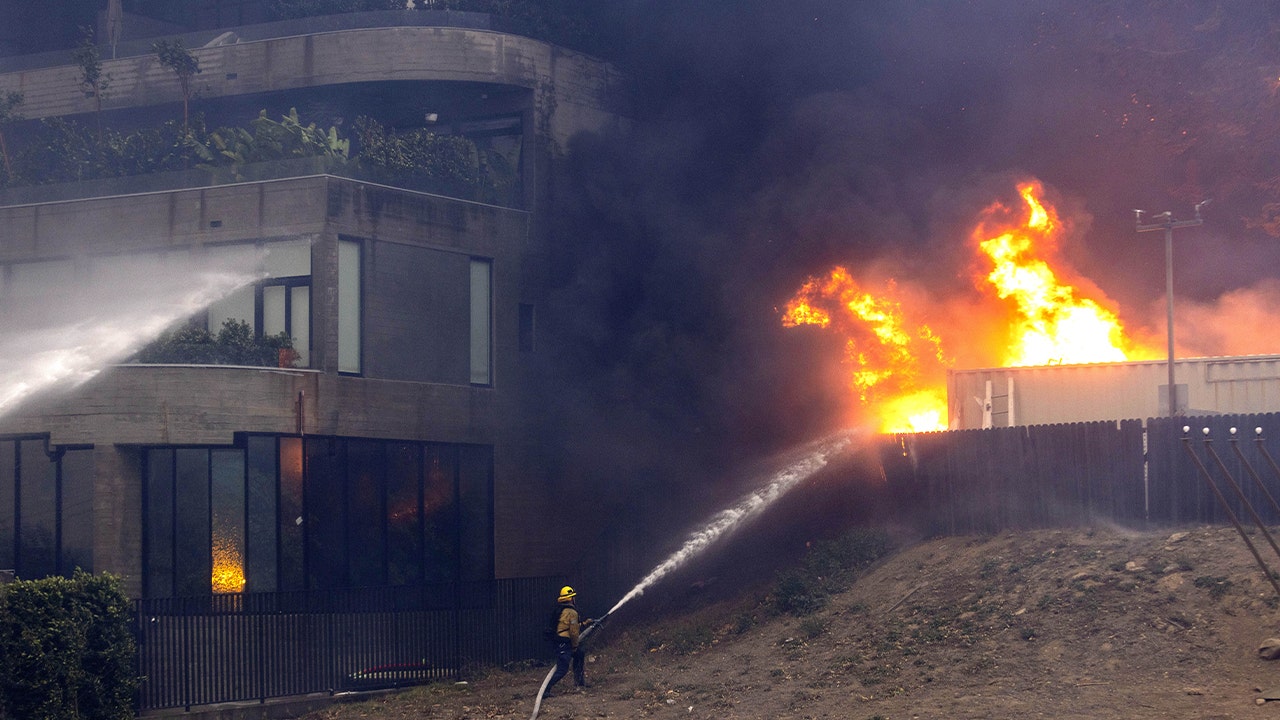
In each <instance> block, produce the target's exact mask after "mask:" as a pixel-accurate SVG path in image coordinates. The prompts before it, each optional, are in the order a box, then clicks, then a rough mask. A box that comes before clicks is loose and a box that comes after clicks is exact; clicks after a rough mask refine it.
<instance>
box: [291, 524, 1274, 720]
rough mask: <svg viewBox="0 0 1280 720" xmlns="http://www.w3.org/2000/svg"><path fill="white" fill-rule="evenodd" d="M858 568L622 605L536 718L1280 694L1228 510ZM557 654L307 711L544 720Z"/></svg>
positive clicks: (1037, 709)
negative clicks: (1212, 522)
mask: <svg viewBox="0 0 1280 720" xmlns="http://www.w3.org/2000/svg"><path fill="white" fill-rule="evenodd" d="M1253 540H1254V544H1255V545H1256V546H1257V547H1258V549H1259V552H1261V553H1263V557H1264V559H1267V560H1268V562H1270V563H1271V566H1272V567H1273V568H1274V567H1278V566H1280V562H1277V561H1276V559H1275V555H1274V553H1273V552H1272V550H1271V548H1270V546H1269V545H1268V544H1267V543H1266V542H1265V540H1264V538H1263V537H1262V535H1261V534H1260V533H1259V534H1255V535H1253ZM846 585H847V589H844V590H843V591H841V592H837V593H835V594H831V595H828V596H825V597H822V598H820V600H821V602H815V603H814V604H813V606H812V607H809V608H800V610H799V612H801V614H796V611H795V610H794V609H793V611H792V612H785V611H780V610H779V609H778V608H779V604H778V601H779V597H780V595H785V593H786V592H787V591H786V589H785V585H784V584H783V583H781V582H779V581H776V580H774V581H771V584H769V585H762V586H761V588H760V589H759V590H758V591H754V592H746V593H744V594H743V595H742V596H739V597H735V598H733V599H731V600H722V601H717V602H714V603H711V604H708V605H705V606H703V607H700V608H697V609H687V611H685V612H682V613H680V614H678V615H676V616H668V617H666V618H658V619H654V620H651V621H646V622H643V623H639V622H632V621H628V620H627V618H625V617H623V618H619V619H617V620H611V621H610V623H609V626H607V627H606V628H605V631H604V632H602V633H600V637H599V639H598V641H597V642H593V643H592V644H591V647H590V648H589V656H588V666H587V674H588V681H589V682H590V687H589V688H588V689H586V690H585V691H583V692H573V691H570V688H569V683H568V681H567V680H566V681H565V682H562V683H561V685H560V686H559V688H558V689H559V690H560V691H561V692H562V693H563V694H560V693H557V694H555V695H554V696H552V697H550V698H548V699H547V700H546V701H545V702H544V703H543V706H542V711H541V714H540V715H539V717H540V718H545V719H546V720H567V719H571V718H574V719H576V718H649V717H652V718H717V719H718V720H728V719H731V718H744V719H745V718H753V719H754V718H761V719H763V718H795V719H796V720H801V719H809V718H815V719H816V718H841V719H852V720H872V719H876V718H880V719H884V720H907V719H912V718H1174V717H1177V718H1280V700H1277V701H1274V702H1269V703H1265V704H1259V703H1258V700H1259V699H1260V698H1261V697H1262V696H1263V695H1265V694H1268V693H1269V691H1272V690H1277V691H1280V661H1266V660H1263V659H1261V658H1260V657H1259V654H1258V647H1259V645H1260V644H1261V643H1262V641H1264V640H1265V639H1267V638H1271V637H1275V636H1280V610H1277V607H1280V602H1277V598H1276V593H1275V590H1274V588H1273V587H1272V586H1271V584H1270V583H1269V582H1268V581H1267V579H1266V577H1265V576H1264V575H1263V574H1262V572H1261V571H1260V570H1259V569H1258V566H1257V564H1256V563H1255V561H1254V559H1253V556H1252V555H1251V554H1250V553H1249V550H1248V548H1247V546H1246V545H1245V544H1244V543H1243V542H1242V541H1241V539H1240V537H1239V536H1238V535H1237V534H1236V532H1235V530H1234V529H1232V528H1230V527H1228V528H1187V529H1185V530H1181V531H1177V532H1174V531H1170V530H1163V531H1160V532H1151V533H1131V532H1124V531H1119V530H1103V529H1097V530H1091V531H1086V530H1079V531H1075V530H1073V531H1066V530H1062V531H1038V532H1030V533H1018V534H1014V533H1007V534H1001V535H996V536H987V537H954V538H944V539H939V540H934V541H929V542H923V543H918V544H914V545H911V546H908V547H899V548H896V549H895V550H893V551H892V552H891V553H890V554H889V555H888V556H887V557H883V558H881V559H880V560H878V561H877V562H876V563H875V564H873V565H871V566H870V567H868V568H867V569H865V570H864V571H863V572H861V573H860V574H859V575H858V576H857V578H856V580H854V581H852V583H851V584H848V583H846ZM792 599H795V598H794V597H793V598H792ZM802 599H803V598H802ZM620 614H624V613H620ZM615 623H616V624H615ZM547 667H548V666H546V665H542V666H537V667H523V668H510V669H506V670H495V671H491V672H489V673H487V674H485V675H484V676H482V677H477V678H473V679H471V680H470V681H469V682H468V683H467V684H465V685H452V684H451V685H438V686H431V687H424V688H416V689H413V690H410V691H406V692H403V693H398V694H394V695H388V696H383V697H379V698H377V699H374V700H368V701H363V702H353V703H347V704H342V705H338V706H335V707H332V708H329V709H327V710H324V711H322V712H319V713H313V714H311V715H308V716H307V718H308V720H320V719H321V718H325V719H346V718H361V717H378V718H449V719H451V720H461V719H463V718H467V719H475V720H478V719H480V718H528V717H529V716H530V713H531V712H532V709H533V701H534V696H535V695H536V693H537V689H538V686H539V684H540V683H541V681H542V678H543V677H544V676H545V674H546V671H547ZM1277 697H1280V692H1277Z"/></svg>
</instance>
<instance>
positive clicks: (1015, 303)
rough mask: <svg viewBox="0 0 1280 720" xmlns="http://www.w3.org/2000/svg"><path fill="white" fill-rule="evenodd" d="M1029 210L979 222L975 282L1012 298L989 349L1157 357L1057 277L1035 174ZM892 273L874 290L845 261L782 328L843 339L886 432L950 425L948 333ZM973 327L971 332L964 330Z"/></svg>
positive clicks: (1028, 356)
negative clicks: (901, 291) (908, 297)
mask: <svg viewBox="0 0 1280 720" xmlns="http://www.w3.org/2000/svg"><path fill="white" fill-rule="evenodd" d="M1018 193H1019V195H1021V197H1022V200H1023V202H1024V204H1025V211H1024V212H1014V211H1011V210H1010V209H1009V208H1007V207H1006V206H1004V205H1003V204H1001V203H999V202H997V203H993V204H992V205H991V206H989V207H988V208H987V209H986V210H984V211H983V212H982V213H981V215H980V217H979V220H978V222H977V225H976V227H975V229H974V231H973V239H974V241H975V243H976V246H977V250H978V251H979V252H980V256H979V257H980V258H983V259H985V260H986V261H989V263H990V270H989V271H988V270H984V271H982V272H983V273H985V275H984V276H980V278H979V287H981V288H983V289H984V290H986V291H988V292H990V293H991V294H993V295H994V296H995V297H996V298H998V299H999V300H1000V301H1001V302H1002V304H1004V305H1005V306H1007V309H1006V311H1005V314H1006V315H1007V319H1005V320H1004V321H1003V322H1005V323H1007V334H1006V336H1005V340H1004V341H1003V342H1005V343H1006V347H1001V348H991V349H990V350H994V351H995V352H994V353H993V354H992V353H987V354H988V355H990V356H992V357H999V358H1001V360H1000V362H1001V363H1002V364H1004V365H1006V366H1013V365H1047V364H1059V363H1086V362H1114V361H1120V360H1126V359H1138V358H1144V359H1145V358H1150V357H1156V356H1158V353H1157V352H1155V351H1152V350H1145V349H1142V348H1138V347H1136V346H1135V345H1134V344H1133V343H1132V342H1131V341H1130V340H1128V339H1127V338H1126V337H1125V334H1124V328H1123V325H1122V324H1121V323H1120V321H1119V319H1118V317H1117V315H1116V314H1115V313H1114V312H1112V311H1111V310H1108V309H1107V308H1105V307H1103V306H1102V305H1101V304H1100V303H1099V302H1097V301H1096V300H1093V299H1091V298H1088V297H1084V296H1083V293H1082V291H1080V290H1078V289H1077V288H1076V287H1073V286H1072V285H1069V284H1066V283H1064V282H1062V281H1061V280H1060V279H1059V275H1060V273H1058V272H1055V270H1054V269H1053V267H1052V266H1051V261H1053V260H1054V259H1055V255H1056V251H1057V241H1058V235H1059V234H1060V233H1061V228H1062V223H1061V221H1060V219H1059V217H1058V215H1057V212H1056V211H1055V210H1054V209H1053V208H1052V207H1050V206H1048V205H1046V204H1045V203H1044V202H1042V201H1041V200H1040V195H1041V188H1040V186H1039V185H1038V184H1036V183H1025V184H1023V185H1021V186H1019V187H1018ZM896 290H897V286H896V283H894V282H893V281H892V280H891V281H889V282H888V283H887V285H886V287H885V288H884V289H883V290H882V291H881V292H879V293H878V294H873V293H871V292H868V291H867V290H865V289H864V288H862V287H860V286H859V284H858V282H857V281H856V280H855V279H854V278H853V277H852V276H851V275H850V273H849V271H848V270H847V269H845V268H843V267H836V268H834V269H833V270H832V271H831V273H830V275H829V276H828V277H827V278H824V279H819V278H810V279H809V280H808V281H806V282H805V283H804V285H803V286H802V287H801V288H800V290H799V291H798V292H797V293H796V295H795V297H793V298H792V299H791V300H790V301H789V302H788V304H787V306H786V309H785V311H784V312H783V317H782V323H783V325H784V326H786V327H797V326H800V325H814V326H817V327H819V328H823V329H825V330H826V331H831V332H837V333H840V334H841V335H842V336H843V337H845V338H846V341H845V349H844V357H843V359H842V362H843V363H845V364H847V365H849V366H851V368H852V369H851V370H850V373H849V382H850V386H851V388H852V389H854V390H855V391H856V392H857V395H858V400H859V401H860V403H861V404H862V405H863V406H865V407H866V408H867V409H869V410H870V411H871V412H872V413H873V414H874V415H875V416H876V419H877V421H878V424H879V427H880V431H881V432H887V433H896V432H923V431H932V430H945V429H946V427H947V418H946V407H947V400H946V378H945V370H946V368H947V367H949V366H950V365H951V364H952V363H951V361H950V360H949V359H948V355H947V353H946V352H944V350H943V348H944V342H943V339H942V338H941V337H939V336H938V335H937V334H935V333H934V332H933V330H931V329H930V327H929V326H928V325H926V324H924V323H923V322H919V321H918V320H916V319H915V318H919V317H923V316H925V314H926V309H925V308H919V307H914V306H913V307H909V308H905V309H904V307H903V305H902V302H901V300H900V299H899V298H898V297H897V295H898V293H897V292H896ZM971 335H974V333H966V337H969V336H971Z"/></svg>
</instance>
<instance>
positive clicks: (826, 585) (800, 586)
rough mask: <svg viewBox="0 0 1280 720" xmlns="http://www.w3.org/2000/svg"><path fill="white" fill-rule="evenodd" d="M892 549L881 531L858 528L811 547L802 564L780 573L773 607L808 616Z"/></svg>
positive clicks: (774, 590) (773, 594) (772, 602)
mask: <svg viewBox="0 0 1280 720" xmlns="http://www.w3.org/2000/svg"><path fill="white" fill-rule="evenodd" d="M891 549H892V543H891V542H890V540H889V536H888V535H886V534H885V533H884V532H883V531H881V530H871V529H861V528H860V529H857V530H854V531H852V532H850V533H847V534H845V535H843V536H841V537H839V538H836V539H835V540H829V541H826V542H821V543H817V544H816V545H814V546H813V547H812V548H810V549H809V552H807V553H806V554H805V556H804V558H803V560H802V561H801V563H800V567H798V568H795V569H792V570H787V571H785V572H783V573H781V574H779V576H778V580H777V582H776V583H775V584H774V588H773V592H772V593H771V595H770V598H771V604H772V606H773V608H774V609H775V610H777V611H779V612H784V613H790V614H792V615H808V614H809V613H812V612H816V611H817V610H820V609H822V607H823V606H824V605H826V602H827V597H828V596H829V595H831V594H832V593H837V592H842V591H844V590H845V589H847V588H848V585H849V583H850V582H852V580H853V579H854V578H855V577H856V576H857V574H858V573H859V572H861V571H862V570H865V569H866V568H867V567H868V566H870V565H871V564H872V563H874V562H875V561H876V560H879V559H880V558H882V557H884V556H885V555H887V554H888V553H889V551H890V550H891Z"/></svg>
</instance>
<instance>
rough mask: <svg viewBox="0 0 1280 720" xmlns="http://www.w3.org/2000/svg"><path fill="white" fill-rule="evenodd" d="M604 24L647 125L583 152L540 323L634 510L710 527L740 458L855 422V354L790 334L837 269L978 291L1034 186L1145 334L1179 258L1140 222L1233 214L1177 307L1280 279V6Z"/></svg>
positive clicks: (681, 16)
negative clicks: (851, 370)
mask: <svg viewBox="0 0 1280 720" xmlns="http://www.w3.org/2000/svg"><path fill="white" fill-rule="evenodd" d="M594 13H595V19H596V20H597V21H598V23H599V24H598V27H606V28H612V30H611V31H610V32H612V33H613V35H612V36H611V37H610V39H609V41H608V42H606V43H603V46H606V47H609V48H612V49H613V57H612V58H611V59H612V60H614V61H615V62H616V63H617V64H618V65H619V67H620V68H622V69H623V70H624V71H625V73H626V74H627V77H628V82H627V83H626V88H625V96H624V97H621V98H619V103H620V107H623V108H625V112H626V114H627V115H628V116H629V117H630V118H631V119H632V121H633V124H632V127H631V129H630V131H629V132H626V133H616V134H592V135H584V136H581V137H578V138H576V139H575V141H574V142H573V143H572V144H571V146H570V147H569V148H567V150H568V152H569V170H568V172H567V173H566V176H565V177H564V178H562V181H561V182H560V183H559V184H558V185H557V188H556V202H557V214H556V216H555V219H554V221H553V222H554V225H555V226H554V228H553V236H554V237H555V238H556V245H557V254H556V256H555V258H554V272H553V282H554V292H553V296H552V302H551V303H550V304H549V307H547V308H546V310H547V312H545V313H544V314H543V315H542V316H541V320H543V321H545V322H544V324H543V325H542V327H543V329H545V330H546V331H547V332H548V333H549V335H550V337H551V339H552V341H551V342H550V343H548V345H547V347H550V348H552V350H551V351H550V355H549V357H547V358H546V359H547V361H548V368H547V372H548V373H549V376H550V377H551V378H552V379H553V382H552V383H551V385H550V388H551V392H549V394H548V398H547V402H546V407H547V408H548V412H549V413H550V417H551V418H552V421H551V422H548V423H547V427H548V428H549V430H548V432H549V437H548V441H549V442H555V443H558V444H559V446H562V447H565V448H568V449H569V450H570V454H571V457H572V458H573V459H572V461H571V462H570V463H568V464H569V465H572V466H573V467H574V468H575V470H574V471H573V472H571V473H570V474H572V475H576V476H577V478H576V480H577V482H580V483H581V485H582V486H583V487H584V488H587V489H589V491H590V492H592V493H594V494H595V495H594V496H595V497H598V498H599V499H600V501H601V502H602V503H603V504H604V505H605V506H606V507H610V508H614V509H617V510H618V512H620V513H624V514H625V513H631V512H643V513H648V514H650V515H654V516H658V517H662V518H665V519H668V520H672V524H673V525H676V526H677V527H679V526H683V525H684V524H686V523H687V522H689V521H690V520H691V519H693V518H695V517H698V516H700V515H701V514H703V513H705V512H706V511H708V510H710V509H712V508H714V507H718V506H719V504H721V503H722V501H723V500H724V499H726V498H728V497H730V496H732V495H733V494H734V493H736V492H737V491H738V490H739V489H740V488H737V487H734V486H733V483H732V482H731V481H729V482H726V479H727V478H728V477H731V476H732V472H731V471H730V469H731V468H733V467H735V464H736V463H739V462H743V461H745V460H747V459H750V458H754V457H759V456H764V455H767V454H769V453H771V452H774V451H777V450H780V449H783V448H786V447H788V446H790V445H793V444H796V443H799V442H802V441H805V440H809V439H812V438H814V437H817V436H819V435H821V434H823V433H825V432H828V431H830V430H832V429H833V428H836V427H839V426H840V425H841V424H842V423H846V422H848V419H847V415H846V412H847V408H848V406H849V405H850V403H849V398H848V397H847V396H848V391H847V390H846V389H845V387H844V385H843V381H842V379H841V378H840V377H839V374H838V372H837V370H838V368H834V367H833V365H834V361H833V358H838V356H839V353H840V346H839V343H838V342H837V341H834V340H833V339H832V338H826V337H822V336H821V335H820V334H817V333H812V332H806V331H804V330H785V329H783V328H782V327H781V325H780V322H779V310H780V308H781V307H782V305H783V304H784V303H785V302H786V300H787V298H788V297H790V296H791V294H793V293H794V292H795V290H796V289H797V288H798V287H799V284H800V283H801V282H802V281H803V280H804V278H805V277H807V276H810V275H813V274H820V273H823V272H825V271H826V270H827V269H828V268H829V267H830V265H832V264H835V263H842V264H845V265H847V266H850V267H851V268H854V269H855V271H856V270H857V269H860V268H868V267H871V266H875V267H877V268H881V269H882V270H881V271H882V272H883V273H887V274H899V275H901V276H902V277H908V278H911V279H912V280H913V282H916V283H919V284H920V285H922V286H923V287H925V288H927V289H928V291H929V292H931V293H933V294H935V296H936V297H938V298H947V297H961V296H964V295H965V294H971V293H973V292H974V288H973V281H972V280H971V279H970V278H969V266H968V263H969V262H971V260H970V253H971V251H970V249H969V248H968V246H967V237H968V233H969V231H970V229H971V228H972V224H973V221H974V219H975V218H976V217H977V215H978V213H979V212H980V211H981V210H982V209H983V208H984V207H986V206H987V205H988V204H990V203H991V202H992V201H993V200H994V199H1004V200H1006V201H1009V200H1010V199H1011V198H1013V197H1014V196H1013V192H1014V183H1015V182H1016V181H1018V180H1021V179H1025V178H1029V177H1034V178H1037V179H1039V180H1041V181H1042V182H1044V183H1045V185H1046V187H1047V191H1048V193H1049V199H1050V200H1051V201H1052V202H1053V203H1055V204H1056V205H1057V206H1058V207H1059V208H1060V209H1061V210H1062V211H1063V212H1064V214H1068V215H1070V217H1071V219H1072V227H1073V231H1072V235H1071V237H1069V238H1067V245H1066V247H1065V248H1064V251H1065V252H1066V253H1067V255H1068V257H1069V258H1070V260H1071V261H1072V263H1073V264H1074V265H1075V266H1076V267H1077V268H1079V270H1080V271H1081V273H1082V274H1083V275H1084V276H1085V277H1087V278H1089V279H1090V280H1092V281H1093V282H1094V283H1096V285H1097V286H1098V287H1099V288H1101V289H1102V290H1103V291H1104V292H1106V293H1107V295H1108V296H1109V297H1111V298H1112V299H1114V300H1115V301H1116V302H1118V303H1119V304H1120V305H1121V307H1122V315H1124V312H1125V310H1124V309H1128V310H1129V312H1130V314H1131V319H1129V323H1130V324H1131V325H1132V324H1138V325H1141V324H1142V323H1143V322H1145V321H1146V315H1147V314H1148V309H1149V306H1150V305H1151V304H1152V303H1153V302H1158V301H1159V299H1160V298H1161V297H1162V293H1163V286H1164V274H1163V247H1162V244H1161V243H1160V240H1159V238H1158V237H1156V234H1146V235H1141V236H1139V235H1137V234H1136V233H1135V231H1134V225H1133V215H1132V213H1131V209H1133V208H1144V209H1147V210H1150V211H1153V212H1161V211H1164V210H1172V211H1174V212H1175V214H1176V215H1178V216H1180V217H1189V216H1190V214H1191V207H1192V205H1193V204H1194V203H1195V202H1198V201H1199V200H1203V199H1205V198H1210V197H1211V198H1213V204H1212V205H1210V206H1208V208H1207V209H1206V225H1205V227H1204V228H1203V229H1202V230H1197V231H1195V232H1196V233H1197V234H1195V235H1194V236H1193V235H1191V234H1187V235H1185V236H1180V239H1179V247H1178V249H1177V251H1176V254H1175V264H1176V265H1177V267H1178V268H1180V275H1179V276H1178V277H1179V283H1180V284H1179V295H1180V296H1181V295H1185V296H1187V297H1190V298H1195V299H1199V300H1207V299H1211V298H1214V297H1216V296H1218V295H1219V294H1221V293H1222V292H1224V291H1226V290H1229V289H1231V288H1237V287H1244V286H1248V285H1250V284H1252V283H1256V282H1259V281H1260V280H1263V279H1264V278H1266V277H1268V276H1270V275H1273V274H1274V272H1275V271H1274V270H1273V268H1275V267H1278V266H1280V265H1277V261H1278V260H1280V243H1277V242H1276V237H1275V236H1276V235H1278V234H1280V223H1275V222H1274V220H1273V216H1276V217H1280V214H1277V208H1278V207H1280V205H1272V203H1277V202H1280V170H1276V169H1275V168H1276V167H1278V166H1277V165H1276V164H1275V161H1276V160H1277V159H1280V132H1277V131H1278V130H1280V127H1278V126H1280V113H1277V110H1280V107H1278V106H1277V105H1278V103H1280V96H1278V95H1277V88H1280V43H1277V42H1276V40H1277V33H1280V11H1277V9H1276V6H1275V5H1274V4H1272V3H1267V2H1243V3H1204V2H1197V1H1194V0H1186V1H1182V2H1177V1H1171V2H1151V1H1126V0H1106V1H1104V2H1097V3H1078V2H1067V1H1066V0H1061V1H1045V0H1032V1H1031V2H1014V1H1011V0H1009V1H1003V2H995V1H970V2H929V1H925V0H916V1H914V2H913V1H900V0H895V1H894V2H887V1H886V2H849V1H848V0H793V1H789V2H779V1H777V0H771V1H765V0H742V1H735V2H728V1H725V0H718V1H715V2H711V1H708V0H701V1H699V0H694V1H692V2H689V1H687V0H617V1H616V2H613V1H611V2H608V3H600V4H598V6H594ZM1268 223H1270V224H1268ZM1188 232H1190V231H1188ZM1183 237H1185V241H1184V240H1183V239H1182V238H1183ZM602 488H603V489H602Z"/></svg>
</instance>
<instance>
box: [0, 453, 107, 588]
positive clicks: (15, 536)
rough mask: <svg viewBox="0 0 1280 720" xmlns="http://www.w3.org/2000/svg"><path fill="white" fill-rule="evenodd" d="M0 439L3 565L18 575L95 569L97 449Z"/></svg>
mask: <svg viewBox="0 0 1280 720" xmlns="http://www.w3.org/2000/svg"><path fill="white" fill-rule="evenodd" d="M47 443H48V441H47V439H46V438H44V437H30V438H16V439H0V570H12V571H13V572H14V574H15V575H16V576H17V577H20V578H27V579H31V578H39V577H46V576H49V575H70V574H71V573H72V571H74V570H75V569H76V568H81V569H83V570H88V571H92V570H93V450H92V449H89V448H50V447H49V446H48V444H47Z"/></svg>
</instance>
